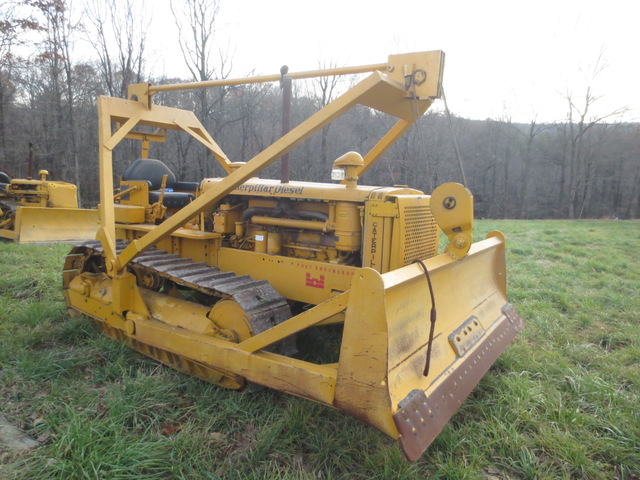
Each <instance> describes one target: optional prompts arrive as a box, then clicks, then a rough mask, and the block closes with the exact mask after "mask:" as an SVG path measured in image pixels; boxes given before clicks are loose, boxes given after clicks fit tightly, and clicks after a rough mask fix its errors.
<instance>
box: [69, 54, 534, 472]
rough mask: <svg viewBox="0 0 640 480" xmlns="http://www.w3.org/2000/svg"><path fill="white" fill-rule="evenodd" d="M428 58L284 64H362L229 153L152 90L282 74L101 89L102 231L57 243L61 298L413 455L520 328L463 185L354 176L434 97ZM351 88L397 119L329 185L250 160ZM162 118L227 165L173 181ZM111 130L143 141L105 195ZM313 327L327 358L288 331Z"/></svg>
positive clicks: (188, 366) (237, 381) (239, 383)
mask: <svg viewBox="0 0 640 480" xmlns="http://www.w3.org/2000/svg"><path fill="white" fill-rule="evenodd" d="M443 67H444V54H443V53H442V52H440V51H433V52H422V53H412V54H403V55H392V56H390V57H389V59H388V61H387V62H386V63H382V64H377V65H368V66H364V67H355V68H339V69H332V70H325V71H315V72H302V73H292V74H289V75H290V76H291V77H292V78H311V77H318V76H327V75H344V74H354V73H355V74H361V73H369V75H368V76H366V77H365V78H364V79H363V80H361V81H360V82H359V83H357V84H356V85H355V86H354V87H352V88H351V89H349V90H348V91H346V92H345V93H344V94H342V95H341V96H340V97H338V98H337V99H336V100H334V101H333V102H331V103H330V104H329V105H327V106H326V107H324V108H322V109H321V110H319V111H318V112H317V113H315V114H314V115H312V116H311V117H309V118H308V119H307V120H305V121H303V122H302V123H300V124H299V125H298V126H296V127H295V128H293V129H292V130H291V131H290V132H289V133H287V134H285V135H284V136H283V137H282V138H280V139H279V140H277V141H276V142H274V143H273V144H272V145H270V146H269V147H267V148H266V149H265V150H263V151H262V152H260V153H258V154H257V155H256V156H255V157H253V158H252V159H250V160H248V161H247V162H232V161H230V160H229V158H227V155H226V154H225V153H224V152H223V151H222V149H221V148H220V146H219V145H218V144H217V143H216V142H215V140H214V139H213V138H211V136H210V135H209V134H208V133H207V131H206V130H205V128H204V127H203V126H202V124H201V123H200V122H199V121H198V119H197V118H196V117H195V116H194V115H193V113H192V112H189V111H185V110H180V109H176V108H171V107H167V106H161V105H156V104H154V103H153V102H152V97H153V95H155V94H157V93H159V92H162V91H167V90H179V89H188V88H205V87H212V86H222V85H238V84H243V83H244V84H246V83H257V82H271V81H278V80H279V79H280V76H278V75H276V76H264V77H254V78H248V79H240V80H224V81H210V82H201V83H195V84H182V85H160V86H153V85H149V84H139V85H132V86H130V88H129V95H128V98H127V99H120V98H109V97H100V98H99V100H98V115H99V168H100V182H101V200H100V207H99V211H100V229H99V232H98V236H97V241H94V242H86V243H84V244H81V245H77V246H76V247H74V248H73V249H72V251H71V252H70V254H69V255H68V256H67V258H66V261H65V267H64V272H63V285H64V294H65V298H66V302H67V305H68V307H69V309H70V311H71V312H80V313H83V314H85V315H87V316H89V317H92V318H94V319H95V320H97V322H98V324H99V325H100V326H101V327H102V329H103V331H104V332H105V333H106V334H108V335H110V336H112V337H114V338H116V339H119V340H121V341H123V342H125V343H126V344H127V345H129V346H130V347H132V348H134V349H136V350H137V351H139V352H142V353H143V354H145V355H148V356H149V357H152V358H154V359H156V360H158V361H160V362H162V363H164V364H166V365H169V366H171V367H173V368H176V369H178V370H180V371H183V372H185V373H187V374H190V375H194V376H196V377H199V378H201V379H204V380H207V381H210V382H213V383H216V384H218V385H221V386H223V387H227V388H233V389H241V388H245V387H252V386H253V385H256V384H258V385H263V386H267V387H270V388H274V389H277V390H281V391H283V392H288V393H291V394H293V395H297V396H300V397H304V398H307V399H309V400H313V401H316V402H319V403H322V404H325V405H328V406H330V407H333V408H336V409H338V410H341V411H343V412H345V413H348V414H350V415H353V416H354V417H356V418H358V419H360V420H362V421H363V422H366V423H368V424H370V425H372V426H374V427H375V428H377V429H379V430H380V431H382V432H384V433H385V434H387V435H389V436H391V437H393V438H395V439H398V440H399V443H400V446H401V448H402V449H403V451H404V453H405V455H406V457H407V458H408V459H410V460H415V459H417V458H418V457H419V456H420V455H421V454H422V452H423V451H424V449H425V448H426V447H427V446H428V445H429V444H430V443H431V442H432V441H433V439H434V438H435V437H436V436H437V435H438V433H439V432H440V430H441V429H442V428H443V427H444V425H445V424H446V423H447V422H448V421H449V419H450V418H451V416H452V415H453V414H454V413H455V412H456V410H457V409H458V408H459V406H460V405H461V403H462V402H463V400H464V399H465V398H466V397H467V395H468V394H469V393H470V392H471V390H472V389H473V388H474V386H475V385H476V384H477V383H478V382H479V381H480V379H481V378H482V376H483V375H484V374H485V373H486V371H487V370H488V369H489V367H490V366H491V365H492V364H493V362H494V361H495V360H496V358H497V357H498V356H499V355H500V353H501V352H502V351H503V350H504V349H505V348H506V347H507V345H508V344H509V343H510V342H511V341H512V339H513V338H514V337H515V335H516V334H517V332H518V331H519V330H520V329H522V327H523V322H522V320H521V318H520V317H519V316H518V314H517V313H516V311H515V309H514V307H513V306H511V305H510V304H509V303H508V300H507V293H506V266H505V241H504V237H503V235H502V234H501V233H499V232H492V233H490V234H489V235H488V237H487V238H486V239H484V240H481V241H478V242H475V243H474V242H473V237H472V227H473V198H472V196H471V194H470V192H469V191H468V190H467V189H466V188H465V187H464V186H462V185H460V184H456V183H449V184H444V185H441V186H439V187H438V188H437V189H436V190H435V191H434V192H432V194H431V195H426V194H424V193H423V192H421V191H419V190H415V189H413V188H409V187H407V186H391V187H376V186H364V185H360V184H359V182H358V180H359V178H360V177H361V176H362V174H363V173H364V172H365V171H366V170H367V169H368V168H370V167H371V166H372V165H373V164H374V163H375V162H376V160H378V159H379V158H380V157H381V156H382V155H383V154H384V153H385V152H387V151H388V149H389V148H390V147H391V145H392V144H393V143H394V142H395V141H396V140H397V139H398V138H400V137H401V135H402V134H403V133H404V132H406V131H407V129H408V128H409V127H410V126H411V125H412V124H413V123H414V122H415V121H416V120H417V119H418V118H419V117H420V116H421V115H422V114H423V113H424V112H425V111H426V110H427V109H428V108H429V107H430V106H431V104H432V103H433V102H434V101H435V100H436V99H437V98H439V97H440V95H441V82H442V72H443ZM356 105H364V106H366V107H368V108H371V109H374V110H376V111H378V112H383V113H385V114H388V115H390V116H392V117H395V119H396V122H395V124H394V125H393V126H392V127H391V129H390V130H389V131H388V133H386V134H385V135H383V136H382V138H380V139H379V141H378V142H377V143H376V144H375V145H374V146H373V148H372V149H371V150H370V151H369V152H366V153H364V155H361V154H360V153H357V152H345V153H344V154H343V155H341V156H340V157H339V158H337V159H336V160H335V161H334V163H333V171H332V172H331V178H332V179H333V180H334V183H311V182H299V181H283V180H270V179H261V178H258V177H256V175H257V174H258V173H259V172H260V171H261V170H263V169H264V168H265V167H267V166H268V165H270V164H272V163H273V162H275V161H276V160H278V159H279V158H281V157H282V156H283V155H285V154H286V153H287V152H289V151H290V150H291V149H293V148H294V147H295V146H296V145H298V144H300V143H301V142H303V141H304V140H305V139H307V138H309V137H310V136H311V135H313V134H314V133H315V132H318V131H319V130H320V129H322V128H323V127H324V126H326V125H328V124H329V123H330V122H332V121H334V120H335V119H336V118H338V117H339V116H340V115H342V114H343V113H345V112H346V111H348V110H349V109H351V108H353V107H354V106H356ZM172 130H173V131H179V132H184V134H186V135H191V136H192V137H193V138H195V139H196V140H198V141H199V142H200V143H201V144H203V145H205V146H206V147H207V149H208V150H209V151H210V152H211V154H212V156H213V157H214V158H215V159H216V160H217V161H218V162H219V163H220V165H221V166H222V167H223V168H224V170H225V171H226V172H227V175H226V176H224V177H222V178H206V179H203V180H202V181H200V182H197V183H189V182H180V181H178V179H176V178H175V176H174V174H173V173H172V172H171V171H170V169H169V168H168V167H167V166H166V165H165V164H164V163H163V162H162V161H160V160H156V159H149V158H147V157H148V155H147V152H148V151H149V148H148V147H149V142H150V141H159V142H161V141H163V139H164V135H165V134H166V132H167V131H172ZM125 138H129V139H134V140H140V141H141V158H139V159H137V160H135V161H134V162H133V163H132V164H131V165H130V166H129V167H128V168H127V169H126V171H125V172H124V173H123V174H122V180H121V182H120V186H119V190H118V193H117V194H116V195H115V198H114V195H113V192H114V188H113V187H114V185H113V168H112V152H113V150H114V148H116V147H117V145H118V143H119V142H120V141H121V140H123V139H125ZM309 161H313V160H309ZM327 178H328V179H329V172H327ZM441 231H442V232H444V233H445V234H446V236H447V238H448V240H449V242H448V245H447V246H446V249H445V251H444V253H439V248H438V239H439V236H440V232H441ZM329 325H340V326H341V332H342V337H341V342H340V344H339V346H338V347H337V351H336V354H335V358H331V359H327V360H326V361H325V362H324V363H318V362H312V361H309V360H307V359H308V358H310V356H309V355H305V352H304V351H298V347H297V346H296V343H295V339H296V335H297V334H300V333H301V332H303V331H305V330H307V329H310V328H312V327H321V328H325V327H326V326H329ZM333 328H340V327H333Z"/></svg>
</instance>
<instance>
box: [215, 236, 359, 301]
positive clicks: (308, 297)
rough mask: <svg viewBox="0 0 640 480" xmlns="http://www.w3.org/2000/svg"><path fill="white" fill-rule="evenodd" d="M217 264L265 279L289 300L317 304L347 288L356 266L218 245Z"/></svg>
mask: <svg viewBox="0 0 640 480" xmlns="http://www.w3.org/2000/svg"><path fill="white" fill-rule="evenodd" d="M218 267H220V269H221V270H224V271H232V272H235V273H236V274H238V275H251V277H252V278H254V279H256V280H268V281H269V283H270V284H271V285H272V286H273V287H274V288H275V289H276V290H277V291H278V293H279V294H280V295H282V296H284V297H287V298H289V299H291V300H297V301H300V302H305V303H311V304H314V305H317V304H319V303H322V302H324V301H325V300H327V299H329V298H331V297H333V296H335V295H337V294H338V293H342V292H344V291H347V290H349V285H350V284H351V279H352V278H353V274H354V272H356V271H357V270H358V268H356V267H349V266H346V265H334V264H330V263H319V262H313V261H309V260H304V259H300V258H288V257H281V256H278V255H267V254H261V253H255V252H249V251H246V250H237V249H234V248H221V249H220V251H219V252H218Z"/></svg>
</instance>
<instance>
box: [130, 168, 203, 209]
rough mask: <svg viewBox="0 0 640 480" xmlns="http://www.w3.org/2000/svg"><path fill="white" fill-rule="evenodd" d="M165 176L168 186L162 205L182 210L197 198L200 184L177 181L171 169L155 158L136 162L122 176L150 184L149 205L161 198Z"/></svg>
mask: <svg viewBox="0 0 640 480" xmlns="http://www.w3.org/2000/svg"><path fill="white" fill-rule="evenodd" d="M164 175H166V176H167V184H166V187H165V193H164V200H163V202H162V203H163V204H164V205H165V206H166V207H167V208H174V209H177V208H182V207H184V206H186V205H188V204H189V203H190V202H191V201H192V200H193V199H194V198H195V197H196V196H195V192H196V190H197V189H198V182H178V181H176V176H175V175H174V173H173V172H172V171H171V169H170V168H169V167H167V166H166V165H165V164H164V163H163V162H162V161H160V160H156V159H153V158H139V159H137V160H135V161H134V162H133V163H132V164H131V165H129V166H128V167H127V169H126V170H125V171H124V173H123V174H122V180H124V181H130V180H134V181H146V182H147V183H148V184H149V204H153V203H156V202H157V201H158V199H159V198H160V188H161V187H162V177H163V176H164Z"/></svg>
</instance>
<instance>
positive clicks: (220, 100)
mask: <svg viewBox="0 0 640 480" xmlns="http://www.w3.org/2000/svg"><path fill="white" fill-rule="evenodd" d="M170 5H171V12H172V13H173V18H174V20H175V23H176V26H177V28H178V32H179V37H178V41H179V44H180V49H181V51H182V57H183V59H184V63H185V65H186V66H187V69H188V70H189V72H190V73H191V77H192V80H194V81H206V80H211V79H212V78H214V77H217V78H227V77H228V76H229V73H230V71H231V61H230V60H229V57H228V56H227V53H225V52H224V51H223V50H222V49H221V48H217V49H216V48H215V43H214V36H215V31H216V29H215V26H216V19H217V17H218V13H219V11H220V2H219V0H181V1H176V0H172V1H171V3H170ZM213 55H216V57H215V62H214V59H213V57H212V56H213ZM228 92H229V88H228V87H219V88H216V89H215V90H214V91H213V92H212V91H211V90H210V89H199V90H197V91H196V95H197V98H198V111H197V114H198V117H199V118H200V120H201V121H202V122H203V123H204V126H205V127H206V128H207V130H208V131H209V132H210V133H211V134H212V135H213V136H214V138H215V137H216V136H217V135H218V134H219V133H220V130H221V129H222V128H223V127H224V125H225V124H226V122H225V120H224V118H223V114H224V101H225V97H226V95H227V93H228ZM198 151H199V154H198V164H199V165H198V166H199V169H200V175H201V177H205V176H208V175H210V174H211V173H212V172H213V171H216V170H217V169H215V168H212V165H211V162H210V157H209V156H208V154H207V152H206V149H205V148H204V147H200V146H198Z"/></svg>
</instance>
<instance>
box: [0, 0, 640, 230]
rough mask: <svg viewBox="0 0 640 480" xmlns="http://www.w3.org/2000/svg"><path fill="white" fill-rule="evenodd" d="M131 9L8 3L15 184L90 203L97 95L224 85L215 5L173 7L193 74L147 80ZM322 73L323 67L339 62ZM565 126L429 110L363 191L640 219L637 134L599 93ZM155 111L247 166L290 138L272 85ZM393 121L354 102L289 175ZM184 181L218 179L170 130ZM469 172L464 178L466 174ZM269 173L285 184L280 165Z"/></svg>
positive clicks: (157, 148)
mask: <svg viewBox="0 0 640 480" xmlns="http://www.w3.org/2000/svg"><path fill="white" fill-rule="evenodd" d="M141 3H144V2H136V1H134V0H107V1H103V0H87V2H86V5H85V8H84V10H83V12H82V19H83V20H82V21H79V20H74V19H73V18H72V16H73V15H72V13H73V12H71V11H70V10H69V4H68V1H67V0H37V1H36V0H22V1H19V2H18V1H6V0H1V2H0V5H1V8H2V10H1V12H0V35H1V38H0V167H2V168H3V169H4V170H6V171H7V172H8V173H9V174H11V175H13V176H16V177H24V176H26V175H27V170H26V169H27V159H28V157H29V155H31V156H32V158H33V163H34V165H35V171H36V172H37V170H38V169H47V170H49V171H50V173H51V178H53V179H56V180H65V181H69V182H72V183H75V184H76V185H77V186H78V188H79V192H80V196H81V203H82V204H83V206H86V207H91V206H94V205H95V204H96V203H97V201H98V178H97V177H98V163H97V112H96V107H95V104H96V98H97V97H98V96H99V95H110V96H118V97H124V96H126V88H127V85H129V84H132V83H140V82H150V83H153V84H162V83H181V82H185V81H194V80H197V81H200V80H209V79H212V78H228V77H229V76H230V74H231V72H232V64H233V62H232V58H231V56H230V55H228V54H226V53H224V50H223V49H221V48H219V46H218V45H217V44H216V42H215V36H214V33H215V28H214V27H215V21H216V18H217V15H218V12H219V8H220V5H219V3H218V2H217V1H215V0H183V1H181V2H172V12H173V15H174V18H175V19H176V23H177V25H178V26H179V31H180V46H181V50H182V53H183V58H181V59H179V60H180V61H181V62H184V64H185V65H186V66H187V67H188V71H189V72H190V78H164V77H156V76H154V75H153V72H147V71H146V62H145V59H146V58H147V55H148V53H147V52H148V47H147V44H146V37H145V31H146V28H147V27H148V25H147V26H145V23H144V18H145V17H144V15H143V13H142V12H141V11H140V5H141ZM80 39H84V40H85V41H87V42H89V44H90V45H91V47H92V49H91V51H92V52H93V56H92V57H91V58H90V59H88V60H82V61H79V60H74V46H75V45H76V43H77V42H78V41H79V40H80ZM333 66H335V65H326V64H325V65H322V64H319V67H333ZM349 81H353V80H347V79H343V78H322V79H316V80H307V81H295V82H294V97H293V106H292V123H293V124H294V125H295V124H296V123H299V122H301V121H302V120H304V119H305V118H307V117H308V116H310V115H311V114H313V113H314V112H315V111H317V110H318V109H319V108H321V107H322V106H324V105H326V104H327V103H329V102H330V101H331V100H333V99H334V98H336V96H337V95H338V94H339V92H341V91H344V90H345V89H346V88H348V86H349V83H347V82H349ZM564 100H565V101H566V102H567V116H566V119H565V120H563V121H561V122H555V123H538V122H537V121H535V119H534V120H532V121H531V122H529V123H517V122H513V121H511V120H510V119H509V118H500V119H486V120H471V119H467V118H463V117H461V116H456V115H455V114H453V115H450V116H448V115H447V114H445V113H448V112H443V111H442V109H439V110H434V111H428V112H427V114H426V115H424V116H423V117H422V118H421V119H420V120H419V121H418V122H417V124H416V125H414V126H413V127H412V129H411V130H410V131H409V132H408V133H407V134H405V136H404V137H402V138H401V139H400V141H399V142H398V143H397V144H396V145H395V146H394V147H393V148H392V149H390V150H389V151H388V152H387V153H386V154H385V156H384V157H383V158H382V159H381V160H380V161H379V162H378V163H377V164H376V165H375V166H374V167H373V168H372V169H371V170H370V171H369V172H367V173H366V174H365V176H364V178H363V179H362V181H361V183H363V184H365V183H366V184H372V185H409V186H411V187H413V188H418V189H420V190H423V191H425V192H427V193H428V192H430V191H431V190H432V189H433V188H434V187H435V186H437V185H439V184H441V183H443V182H447V181H458V182H462V181H463V178H466V181H467V187H468V188H469V189H470V190H471V191H472V193H473V194H474V198H475V210H476V216H479V217H485V218H625V219H627V218H640V162H639V161H638V158H640V125H638V124H629V123H623V122H616V121H614V120H615V118H616V113H619V112H611V115H606V116H602V117H594V116H593V115H592V114H591V110H592V106H593V103H595V102H596V101H597V96H595V95H594V94H593V92H591V91H590V90H589V89H587V91H586V92H585V94H584V95H581V96H573V95H569V94H567V95H566V96H565V98H564ZM154 101H155V102H156V103H160V104H166V105H170V106H175V107H178V108H184V109H188V110H192V111H194V112H195V113H196V115H197V116H198V117H199V119H200V120H201V121H202V122H203V124H204V125H205V127H206V128H207V129H208V131H209V132H210V133H211V135H212V136H213V138H214V139H215V140H216V141H217V142H218V144H219V145H220V146H221V147H222V148H223V150H224V151H225V152H226V153H227V155H228V157H229V158H230V159H231V160H232V161H246V160H248V159H250V158H251V157H252V156H254V155H255V154H257V153H258V152H260V151H261V150H263V149H264V148H266V147H267V146H268V145H270V144H271V143H272V142H273V141H275V140H277V139H278V138H279V137H280V136H281V134H282V131H281V115H282V113H281V111H282V99H281V91H280V88H279V86H278V85H277V84H257V85H245V86H233V87H219V88H212V89H201V90H194V91H182V92H166V93H162V94H158V95H157V96H156V97H155V98H154ZM393 121H394V120H393V119H392V118H389V117H387V116H386V115H384V114H380V113H378V112H374V111H372V110H370V109H368V108H366V107H357V108H355V109H353V110H352V111H350V112H348V113H347V114H346V115H344V116H343V117H341V118H339V119H338V120H337V121H336V122H334V123H333V124H331V125H330V126H328V127H326V128H325V129H323V130H322V131H320V132H318V133H317V134H316V135H315V136H313V137H312V138H311V139H309V140H308V141H306V142H305V143H304V144H302V145H300V146H298V147H297V148H296V149H294V150H293V151H292V152H291V153H290V164H291V179H292V180H305V181H324V182H326V181H329V174H330V170H331V163H332V162H333V160H334V159H335V158H337V157H338V156H340V155H342V154H343V153H345V152H347V151H350V150H355V151H359V152H361V153H363V154H364V153H366V152H367V151H368V150H369V149H370V148H371V147H372V146H373V144H374V143H375V142H376V141H377V140H378V139H379V138H380V137H381V136H382V135H383V134H384V132H386V130H387V129H388V128H389V127H390V126H391V124H392V122H393ZM114 153H115V156H114V172H116V173H121V172H123V171H124V169H125V168H126V166H127V165H128V164H129V163H131V162H132V161H133V160H135V159H136V158H138V157H139V155H140V152H139V146H137V145H136V144H134V143H133V142H131V143H129V142H124V145H123V147H121V148H119V149H118V150H117V151H116V152H114ZM150 156H152V157H153V158H159V159H161V160H163V161H164V162H165V163H166V164H167V165H168V166H169V167H170V168H171V169H172V170H173V171H174V172H175V174H176V176H177V177H178V178H179V179H180V180H185V181H198V180H201V179H202V178H206V177H210V176H220V175H223V171H222V169H221V168H220V167H219V165H217V163H216V162H215V160H214V159H213V158H212V157H210V156H209V154H208V153H207V152H206V150H205V149H204V147H202V145H200V144H199V143H198V142H196V141H195V140H194V139H193V138H191V137H190V136H184V135H179V134H175V135H174V134H171V133H170V134H169V136H168V138H167V141H166V143H164V144H160V145H152V146H151V150H150ZM463 172H464V174H463ZM261 176H263V177H271V178H278V176H279V166H278V165H272V166H271V167H269V168H268V169H267V170H266V171H264V172H263V173H262V174H261Z"/></svg>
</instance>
